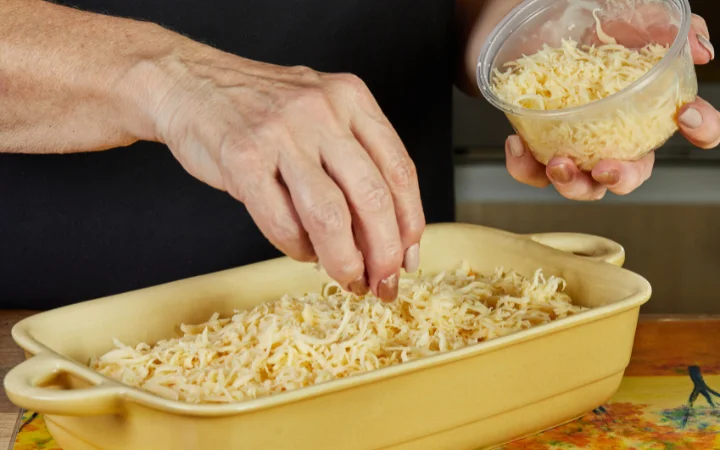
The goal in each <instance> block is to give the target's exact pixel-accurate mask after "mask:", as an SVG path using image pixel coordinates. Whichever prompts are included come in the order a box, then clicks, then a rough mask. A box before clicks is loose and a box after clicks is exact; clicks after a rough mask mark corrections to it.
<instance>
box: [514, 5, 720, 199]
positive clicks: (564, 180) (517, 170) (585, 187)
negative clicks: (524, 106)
mask: <svg viewBox="0 0 720 450" xmlns="http://www.w3.org/2000/svg"><path fill="white" fill-rule="evenodd" d="M614 31H615V32H617V31H618V30H614ZM661 31H662V30H661ZM608 32H609V33H610V34H615V35H617V34H616V33H613V30H611V29H608ZM675 34H677V33H675ZM709 39H710V35H709V32H708V27H707V24H706V23H705V20H704V19H703V18H702V17H700V16H697V15H693V18H692V28H691V31H690V48H691V50H692V55H693V59H694V60H695V63H696V64H707V63H708V62H710V61H711V60H712V59H713V58H714V57H715V51H714V49H713V47H712V44H710V40H709ZM677 120H678V124H679V127H680V132H681V133H682V134H683V135H684V136H685V137H686V138H687V139H688V140H689V141H690V142H692V143H693V144H694V145H696V146H698V147H700V148H703V149H711V148H715V147H717V146H718V144H720V113H719V112H718V111H717V110H716V109H715V108H713V106H712V105H710V104H709V103H708V102H706V101H705V100H703V99H701V98H698V99H697V100H696V101H695V102H693V103H690V104H687V105H684V106H683V107H682V108H681V109H680V111H679V112H678V118H677ZM505 156H506V162H507V169H508V171H509V172H510V175H511V176H512V177H513V178H515V179H516V180H517V181H520V182H522V183H525V184H528V185H530V186H535V187H545V186H547V185H549V184H550V183H552V184H553V185H554V186H555V188H556V189H557V191H558V192H559V193H560V194H562V195H563V196H564V197H566V198H569V199H572V200H599V199H601V198H602V197H603V196H604V195H605V193H606V192H607V191H608V190H609V191H611V192H613V193H615V194H619V195H624V194H628V193H630V192H632V191H634V190H635V189H637V188H638V187H639V186H640V185H641V184H642V183H644V182H645V181H646V180H647V179H648V178H650V175H651V173H652V168H653V164H654V162H655V153H654V152H651V153H649V154H648V155H647V156H645V157H644V158H642V159H640V160H638V161H633V162H626V161H615V160H605V161H601V162H599V163H598V164H597V165H596V166H595V167H594V168H593V170H592V172H591V173H587V172H582V171H580V169H578V167H577V166H576V165H575V164H574V163H573V162H572V161H571V160H570V159H569V158H565V157H556V158H553V159H552V160H550V161H549V162H548V164H547V167H546V166H544V165H542V164H540V163H539V162H537V161H536V160H535V158H533V156H532V154H531V153H530V152H529V151H527V150H526V148H525V145H524V143H523V141H522V140H521V139H520V138H519V137H518V136H515V135H513V136H510V137H509V138H508V139H507V141H506V144H505Z"/></svg>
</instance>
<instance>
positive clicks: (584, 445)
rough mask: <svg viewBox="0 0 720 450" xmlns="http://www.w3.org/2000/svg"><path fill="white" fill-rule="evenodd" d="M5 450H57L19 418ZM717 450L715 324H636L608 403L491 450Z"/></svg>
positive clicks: (719, 335)
mask: <svg viewBox="0 0 720 450" xmlns="http://www.w3.org/2000/svg"><path fill="white" fill-rule="evenodd" d="M20 423H21V425H20V427H19V430H18V432H17V435H16V438H15V442H14V445H13V446H11V449H10V450H62V449H61V448H60V447H59V446H58V445H57V443H56V442H55V441H54V440H53V439H52V436H50V434H49V433H48V431H47V429H46V428H45V423H44V422H43V418H42V415H41V414H34V413H32V412H26V413H24V414H23V420H22V421H21V422H20ZM574 449H602V450H606V449H607V450H615V449H617V450H717V449H720V320H693V321H678V320H674V321H643V322H641V323H640V324H639V326H638V332H637V335H636V339H635V347H634V349H633V358H632V361H631V363H630V366H629V367H628V369H627V372H626V377H625V378H624V379H623V382H622V385H621V387H620V389H619V390H618V392H617V394H616V395H615V396H614V397H613V399H612V400H611V401H610V402H608V403H607V404H606V405H603V406H601V407H599V408H598V409H596V410H595V411H593V412H591V413H589V414H587V415H586V416H585V417H583V418H581V419H579V420H576V421H574V422H571V423H569V424H566V425H562V426H560V427H557V428H554V429H552V430H549V431H546V432H544V433H540V434H538V435H535V436H531V437H529V438H526V439H522V440H520V441H516V442H514V443H511V444H507V445H505V446H503V447H501V448H500V449H498V450H574Z"/></svg>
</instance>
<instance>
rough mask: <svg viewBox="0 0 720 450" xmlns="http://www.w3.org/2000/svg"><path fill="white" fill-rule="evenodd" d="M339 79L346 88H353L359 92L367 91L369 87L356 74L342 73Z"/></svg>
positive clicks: (338, 76)
mask: <svg viewBox="0 0 720 450" xmlns="http://www.w3.org/2000/svg"><path fill="white" fill-rule="evenodd" d="M337 79H338V81H339V82H340V83H342V84H343V85H344V86H345V87H346V88H351V89H354V90H357V91H362V90H367V85H366V84H365V82H364V81H363V80H362V78H360V77H359V76H357V75H355V74H354V73H341V74H338V75H337Z"/></svg>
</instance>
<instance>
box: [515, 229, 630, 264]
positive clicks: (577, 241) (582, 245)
mask: <svg viewBox="0 0 720 450" xmlns="http://www.w3.org/2000/svg"><path fill="white" fill-rule="evenodd" d="M526 237H528V238H529V239H532V240H533V241H535V242H537V243H539V244H542V245H546V246H548V247H552V248H555V249H558V250H562V251H564V252H568V253H572V254H573V255H577V256H582V257H584V258H588V259H592V260H595V261H603V262H606V263H610V264H614V265H616V266H621V267H622V265H623V263H625V249H624V248H623V247H622V245H620V244H618V243H617V242H615V241H612V240H610V239H607V238H603V237H600V236H593V235H590V234H581V233H537V234H530V235H527V236H526Z"/></svg>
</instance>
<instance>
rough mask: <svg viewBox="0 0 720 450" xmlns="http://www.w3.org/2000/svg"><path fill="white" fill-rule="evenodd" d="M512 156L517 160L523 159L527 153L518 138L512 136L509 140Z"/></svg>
mask: <svg viewBox="0 0 720 450" xmlns="http://www.w3.org/2000/svg"><path fill="white" fill-rule="evenodd" d="M507 144H508V148H509V149H510V154H511V155H513V157H515V158H522V155H523V154H524V153H525V145H524V144H523V143H522V141H521V140H520V138H519V137H518V136H510V137H509V138H508V140H507Z"/></svg>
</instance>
